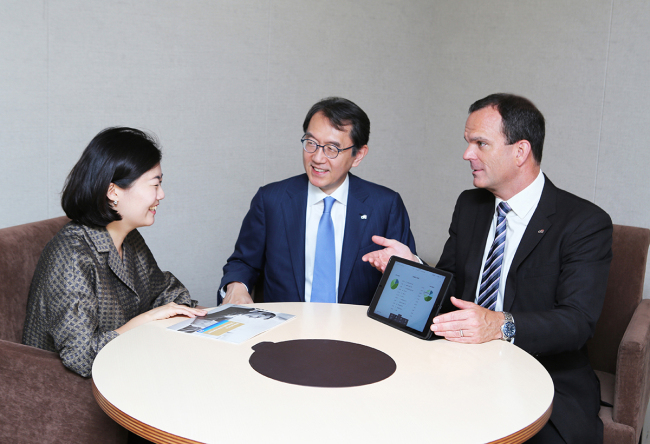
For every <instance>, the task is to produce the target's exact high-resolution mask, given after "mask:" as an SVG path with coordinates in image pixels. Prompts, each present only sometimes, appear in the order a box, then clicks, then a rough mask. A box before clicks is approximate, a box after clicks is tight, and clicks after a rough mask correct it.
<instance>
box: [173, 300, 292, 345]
mask: <svg viewBox="0 0 650 444" xmlns="http://www.w3.org/2000/svg"><path fill="white" fill-rule="evenodd" d="M294 317H295V316H294V315H291V314H286V313H278V312H275V311H268V310H262V309H260V308H254V307H246V306H244V305H233V304H224V305H221V306H219V307H217V308H213V309H211V310H210V311H209V312H208V314H207V315H206V316H197V317H195V318H189V319H184V320H183V321H181V322H179V323H178V324H174V325H172V326H171V327H167V328H169V329H170V330H175V331H179V332H182V333H190V334H193V335H199V336H203V337H206V338H212V339H218V340H220V341H224V342H231V343H233V344H240V343H242V342H244V341H247V340H248V339H250V338H252V337H254V336H257V335H259V334H260V333H264V332H265V331H268V330H270V329H272V328H274V327H277V326H278V325H280V324H282V323H284V322H286V321H288V320H290V319H293V318H294Z"/></svg>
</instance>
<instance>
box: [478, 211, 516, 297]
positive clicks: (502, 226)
mask: <svg viewBox="0 0 650 444" xmlns="http://www.w3.org/2000/svg"><path fill="white" fill-rule="evenodd" d="M510 210H511V208H510V205H508V203H507V202H501V203H500V204H499V206H498V207H497V228H496V231H495V232H494V241H493V242H492V246H491V247H490V253H489V254H488V257H487V260H486V261H485V266H484V267H483V274H482V275H481V288H480V290H479V296H478V300H477V304H478V305H480V306H481V307H485V308H487V309H489V310H494V308H495V307H496V304H497V294H498V293H499V280H500V277H501V264H502V262H503V252H504V250H505V248H506V214H508V212H509V211H510Z"/></svg>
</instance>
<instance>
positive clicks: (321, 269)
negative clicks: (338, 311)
mask: <svg viewBox="0 0 650 444" xmlns="http://www.w3.org/2000/svg"><path fill="white" fill-rule="evenodd" d="M334 202H335V199H334V198H333V197H331V196H327V197H326V198H325V199H324V200H323V204H324V208H323V215H322V216H321V218H320V222H318V234H317V236H316V255H315V258H314V278H313V279H312V281H311V282H312V283H311V301H312V302H336V253H335V251H334V222H332V214H331V212H332V205H334Z"/></svg>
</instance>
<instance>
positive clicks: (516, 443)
mask: <svg viewBox="0 0 650 444" xmlns="http://www.w3.org/2000/svg"><path fill="white" fill-rule="evenodd" d="M552 412H553V402H551V405H550V406H548V409H546V412H544V414H543V415H542V416H540V417H539V419H538V420H537V421H535V422H533V423H532V424H531V425H529V426H528V427H524V428H523V429H521V430H519V431H518V432H515V433H513V434H511V435H508V436H504V437H503V438H500V439H497V440H496V441H490V442H489V443H488V444H520V443H524V442H526V441H528V440H529V439H530V438H532V437H533V436H535V435H536V434H537V432H539V431H540V430H542V428H543V427H544V426H545V425H546V423H547V422H548V420H549V418H550V417H551V413H552Z"/></svg>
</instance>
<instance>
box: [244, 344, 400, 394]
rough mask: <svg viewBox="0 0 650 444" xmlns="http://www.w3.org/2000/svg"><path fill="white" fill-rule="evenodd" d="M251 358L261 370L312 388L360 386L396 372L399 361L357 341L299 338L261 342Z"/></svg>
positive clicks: (251, 363) (252, 364) (291, 382)
mask: <svg viewBox="0 0 650 444" xmlns="http://www.w3.org/2000/svg"><path fill="white" fill-rule="evenodd" d="M252 349H253V350H255V351H254V352H253V354H252V355H251V357H250V359H249V363H250V365H251V367H253V369H254V370H255V371H257V372H258V373H261V374H262V375H264V376H267V377H269V378H271V379H275V380H276V381H281V382H286V383H289V384H296V385H306V386H310V387H356V386H359V385H366V384H372V383H374V382H379V381H381V380H383V379H386V378H388V377H389V376H390V375H392V374H393V373H395V370H396V369H397V364H395V361H394V360H393V358H391V357H390V356H388V355H387V354H386V353H384V352H382V351H379V350H377V349H374V348H372V347H368V346H365V345H361V344H355V343H353V342H345V341H335V340H330V339H296V340H293V341H284V342H278V343H273V342H260V343H258V344H255V345H254V346H253V347H252Z"/></svg>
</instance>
